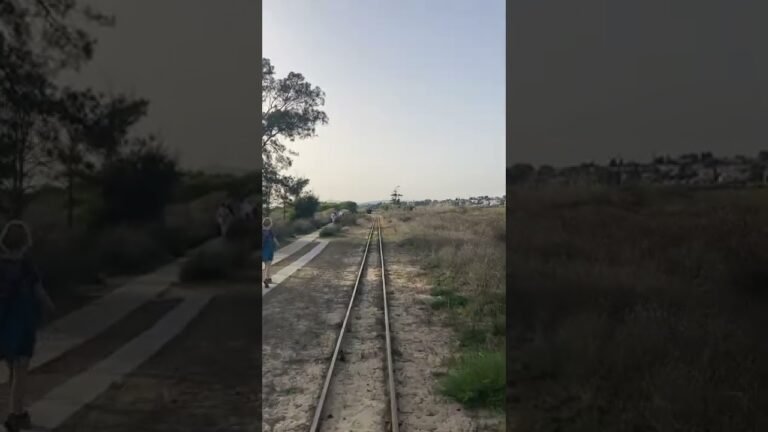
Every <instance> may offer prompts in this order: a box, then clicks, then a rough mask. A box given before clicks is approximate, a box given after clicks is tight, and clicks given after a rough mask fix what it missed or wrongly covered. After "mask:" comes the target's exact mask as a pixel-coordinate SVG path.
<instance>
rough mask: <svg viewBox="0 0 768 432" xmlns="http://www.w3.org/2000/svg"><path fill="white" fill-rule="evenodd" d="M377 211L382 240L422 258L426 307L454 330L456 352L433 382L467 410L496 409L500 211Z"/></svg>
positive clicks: (501, 381) (500, 384) (500, 349)
mask: <svg viewBox="0 0 768 432" xmlns="http://www.w3.org/2000/svg"><path fill="white" fill-rule="evenodd" d="M385 214H386V216H385V220H384V226H385V227H387V228H385V232H384V236H385V237H384V238H385V241H387V240H389V241H395V242H397V244H398V246H399V247H402V248H405V249H406V250H408V251H410V252H411V253H413V254H414V256H415V257H416V258H417V259H418V260H419V262H420V263H422V267H423V268H424V270H426V271H427V272H428V273H429V275H430V278H431V281H432V286H433V288H432V301H431V305H432V308H433V310H434V312H435V314H440V315H442V316H444V317H445V318H448V320H447V321H448V322H451V323H452V324H453V326H454V328H455V331H456V333H455V334H456V340H457V352H456V357H455V358H454V359H452V360H451V361H450V364H449V372H448V374H447V376H445V377H444V378H443V379H442V380H441V382H440V387H441V390H442V393H443V394H445V395H447V396H449V397H452V398H454V399H456V400H457V401H459V402H462V403H463V404H465V405H466V406H468V407H486V408H501V407H502V406H503V401H504V388H505V362H504V339H505V292H504V274H505V262H504V257H505V255H504V247H505V246H504V241H505V225H504V209H424V208H419V209H417V210H415V211H391V212H387V213H385ZM393 222H394V223H393ZM385 247H386V245H385Z"/></svg>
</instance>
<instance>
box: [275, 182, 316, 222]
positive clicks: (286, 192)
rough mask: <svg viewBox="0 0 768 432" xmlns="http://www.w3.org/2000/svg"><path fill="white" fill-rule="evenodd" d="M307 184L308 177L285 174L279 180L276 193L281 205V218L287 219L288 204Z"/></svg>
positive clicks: (291, 202)
mask: <svg viewBox="0 0 768 432" xmlns="http://www.w3.org/2000/svg"><path fill="white" fill-rule="evenodd" d="M308 185H309V179H306V178H301V177H298V178H297V177H292V176H285V177H283V178H282V179H281V181H280V191H279V193H278V195H279V198H280V201H281V203H282V206H283V220H285V219H287V210H288V206H290V205H291V204H293V203H294V202H295V201H296V200H297V199H298V198H299V197H300V196H301V194H302V193H303V192H304V189H306V187H307V186H308Z"/></svg>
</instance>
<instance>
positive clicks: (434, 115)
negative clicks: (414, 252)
mask: <svg viewBox="0 0 768 432" xmlns="http://www.w3.org/2000/svg"><path fill="white" fill-rule="evenodd" d="M504 7H505V6H504V1H503V0H483V1H476V0H461V1H459V0H449V1H442V0H430V1H427V0H390V1H372V0H365V1H360V0H326V1H316V0H290V1H286V0H264V2H263V25H264V30H263V44H262V48H263V52H264V56H265V57H267V58H269V59H270V60H272V63H273V65H274V66H275V68H276V72H277V75H278V77H283V76H285V75H286V74H287V73H288V72H290V71H295V72H300V73H302V74H304V75H305V76H306V78H307V80H308V81H309V82H311V83H312V84H314V85H318V86H320V87H321V88H322V89H323V90H324V91H325V93H326V96H327V99H326V106H325V111H326V113H327V114H328V116H329V124H328V125H327V126H324V127H320V128H319V129H318V136H317V137H316V138H312V139H310V140H306V141H298V142H296V143H293V144H292V148H293V149H294V150H296V151H298V152H299V153H300V155H299V156H298V157H297V158H296V160H295V166H294V169H293V173H295V174H298V175H301V176H304V177H307V178H309V179H310V186H309V187H310V189H312V190H313V191H314V192H316V193H317V194H318V195H319V196H320V198H321V199H323V200H345V199H350V200H355V201H367V200H377V199H387V198H388V195H389V193H390V192H391V191H392V190H393V189H394V187H395V186H397V185H400V187H401V192H402V193H403V194H404V197H403V199H422V198H433V199H442V198H455V197H468V196H472V195H503V194H504V182H505V176H504V166H505V165H504V160H505V156H504V155H505V147H504V143H505V120H504V110H505V105H504V101H505V81H504V79H505V77H504V72H505V62H504V58H505V50H504V48H505V27H504V26H505V22H504V16H505V15H504V13H505V9H504Z"/></svg>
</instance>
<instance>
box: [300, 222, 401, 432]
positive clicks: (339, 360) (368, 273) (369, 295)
mask: <svg viewBox="0 0 768 432" xmlns="http://www.w3.org/2000/svg"><path fill="white" fill-rule="evenodd" d="M374 238H375V239H376V240H375V241H374ZM369 261H371V263H369ZM369 264H373V265H372V266H370V265H369ZM376 267H378V271H377V269H376ZM309 430H310V432H319V431H323V432H331V431H349V430H361V431H362V430H365V431H377V430H380V431H388V432H398V431H399V422H398V408H397V393H396V389H395V378H394V369H393V362H392V338H391V333H390V326H389V310H388V306H387V284H386V267H385V260H384V245H383V241H382V236H381V219H380V217H378V216H376V215H374V216H373V221H372V222H371V228H370V231H369V232H368V238H367V241H366V244H365V250H364V252H363V258H362V261H361V263H360V269H359V270H358V273H357V278H356V280H355V285H354V287H353V289H352V295H351V296H350V300H349V305H348V306H347V310H346V314H345V315H344V320H343V321H342V324H341V330H340V331H339V335H338V337H337V340H336V346H335V348H334V351H333V355H332V356H331V361H330V365H329V367H328V372H327V374H326V377H325V381H324V383H323V387H322V390H321V392H320V396H319V398H318V401H317V405H316V407H315V413H314V417H313V419H312V424H311V426H310V429H309Z"/></svg>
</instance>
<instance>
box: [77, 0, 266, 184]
mask: <svg viewBox="0 0 768 432" xmlns="http://www.w3.org/2000/svg"><path fill="white" fill-rule="evenodd" d="M90 3H91V4H95V5H96V6H97V7H98V8H99V9H101V10H103V11H105V12H109V13H113V14H114V15H115V16H116V18H117V25H116V26H115V27H114V28H108V29H105V30H99V31H98V32H97V35H98V37H99V45H98V47H97V52H96V58H95V59H94V61H93V62H92V63H91V64H89V65H88V66H87V68H86V69H85V70H84V71H83V72H82V73H81V74H80V75H79V76H77V77H76V82H77V83H80V84H86V85H89V86H93V87H95V88H98V89H101V90H111V91H115V92H129V93H134V94H135V95H137V96H141V97H145V98H147V99H149V100H150V113H149V117H148V119H147V121H146V122H145V123H143V124H142V125H141V128H142V129H143V130H145V131H152V132H158V133H160V134H161V135H162V136H163V138H164V139H165V141H166V143H167V144H168V145H169V147H171V148H173V149H175V150H177V151H178V152H179V156H180V158H181V161H182V163H183V164H184V165H186V166H191V167H205V166H224V167H236V168H245V169H253V168H255V167H256V166H257V164H258V162H259V159H258V158H259V157H260V155H259V147H258V139H259V138H258V131H257V127H258V123H257V122H258V115H257V113H258V111H257V110H258V109H259V107H260V105H261V102H260V101H261V96H260V95H259V94H258V88H257V87H258V73H259V67H260V59H259V58H258V54H256V52H257V51H256V50H257V48H258V31H259V29H258V26H257V25H256V23H255V21H256V14H257V3H256V2H254V1H252V0H227V1H217V2H212V1H210V0H130V1H118V0H91V1H90Z"/></svg>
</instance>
